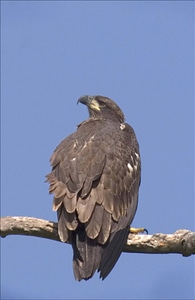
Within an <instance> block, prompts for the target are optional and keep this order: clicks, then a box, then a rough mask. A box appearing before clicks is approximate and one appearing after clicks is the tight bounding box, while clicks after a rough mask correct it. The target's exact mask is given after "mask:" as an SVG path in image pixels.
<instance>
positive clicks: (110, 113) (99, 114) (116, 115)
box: [77, 95, 124, 123]
mask: <svg viewBox="0 0 195 300" xmlns="http://www.w3.org/2000/svg"><path fill="white" fill-rule="evenodd" d="M79 102H80V103H82V104H85V105H86V106H87V107H88V110H89V115H90V117H95V118H105V119H114V120H118V121H119V122H121V123H122V122H124V114H123V112H122V110H121V109H120V107H119V106H118V105H117V104H116V103H115V102H114V101H113V100H111V99H109V98H107V97H104V96H99V95H97V96H88V95H86V96H82V97H80V98H79V99H78V101H77V103H79Z"/></svg>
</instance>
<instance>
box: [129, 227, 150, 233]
mask: <svg viewBox="0 0 195 300" xmlns="http://www.w3.org/2000/svg"><path fill="white" fill-rule="evenodd" d="M129 231H130V233H132V234H138V233H144V232H145V233H146V234H148V230H147V229H146V228H143V227H142V228H134V227H130V229H129Z"/></svg>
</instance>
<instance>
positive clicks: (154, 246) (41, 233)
mask: <svg viewBox="0 0 195 300" xmlns="http://www.w3.org/2000/svg"><path fill="white" fill-rule="evenodd" d="M8 235H28V236H36V237H40V238H47V239H50V240H55V241H58V242H60V239H59V236H58V224H57V223H55V222H52V221H47V220H42V219H37V218H31V217H2V218H0V236H1V237H6V236H8ZM123 251H124V252H134V253H153V254H154V253H158V254H160V253H161V254H162V253H179V254H182V255H183V256H190V255H192V254H195V232H192V231H190V230H185V229H181V230H177V231H176V232H175V233H173V234H163V233H156V234H153V235H140V234H138V235H135V234H129V236H128V239H127V243H126V245H125V246H124V249H123Z"/></svg>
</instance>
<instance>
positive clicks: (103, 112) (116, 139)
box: [46, 95, 141, 281]
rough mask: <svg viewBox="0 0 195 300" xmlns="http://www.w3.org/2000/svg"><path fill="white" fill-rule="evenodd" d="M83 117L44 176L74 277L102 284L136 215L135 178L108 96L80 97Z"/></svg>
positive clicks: (127, 135)
mask: <svg viewBox="0 0 195 300" xmlns="http://www.w3.org/2000/svg"><path fill="white" fill-rule="evenodd" d="M78 102H80V103H82V104H84V105H86V106H87V108H88V111H89V118H88V119H87V120H85V121H83V122H82V123H81V124H80V125H78V127H77V130H76V131H75V132H74V133H72V134H70V135H69V136H68V137H66V138H65V139H64V140H63V141H62V142H61V143H60V144H59V145H58V147H57V148H56V149H55V151H54V152H53V154H52V156H51V158H50V162H51V166H52V171H51V173H50V174H48V175H47V176H46V177H47V181H48V182H49V184H50V187H49V193H50V194H51V193H52V194H53V195H54V199H53V210H54V211H57V217H58V234H59V238H60V240H61V241H62V242H68V243H70V244H71V245H72V249H73V272H74V276H75V279H76V280H78V281H80V280H82V279H84V280H88V279H89V278H91V277H92V276H93V275H94V273H95V271H97V272H100V278H101V279H102V280H103V279H105V277H106V276H107V275H108V274H109V273H110V272H111V270H112V269H113V267H114V265H115V264H116V262H117V260H118V258H119V256H120V254H121V252H122V249H123V246H124V244H125V242H126V240H127V237H128V234H129V230H130V225H131V223H132V221H133V218H134V216H135V213H136V209H137V204H138V190H139V185H140V178H141V162H140V153H139V145H138V142H137V138H136V135H135V132H134V130H133V128H132V127H131V126H130V125H128V124H127V123H125V118H124V114H123V112H122V110H121V109H120V107H119V106H118V105H117V104H116V103H115V102H114V101H113V100H111V99H110V98H108V97H104V96H100V95H96V96H88V95H87V96H82V97H80V98H79V99H78V101H77V103H78Z"/></svg>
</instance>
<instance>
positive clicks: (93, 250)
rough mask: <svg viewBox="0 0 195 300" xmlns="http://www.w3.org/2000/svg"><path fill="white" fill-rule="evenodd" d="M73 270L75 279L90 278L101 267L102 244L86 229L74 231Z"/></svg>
mask: <svg viewBox="0 0 195 300" xmlns="http://www.w3.org/2000/svg"><path fill="white" fill-rule="evenodd" d="M72 247H73V271H74V276H75V279H76V280H78V281H80V280H82V279H85V280H87V279H89V278H91V277H92V276H93V274H94V273H95V271H96V270H97V269H98V268H99V265H100V260H101V248H102V247H101V246H100V245H98V244H97V242H96V241H95V240H92V239H90V238H88V237H87V235H86V233H85V231H84V230H82V229H79V230H77V231H76V232H74V233H73V237H72Z"/></svg>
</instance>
